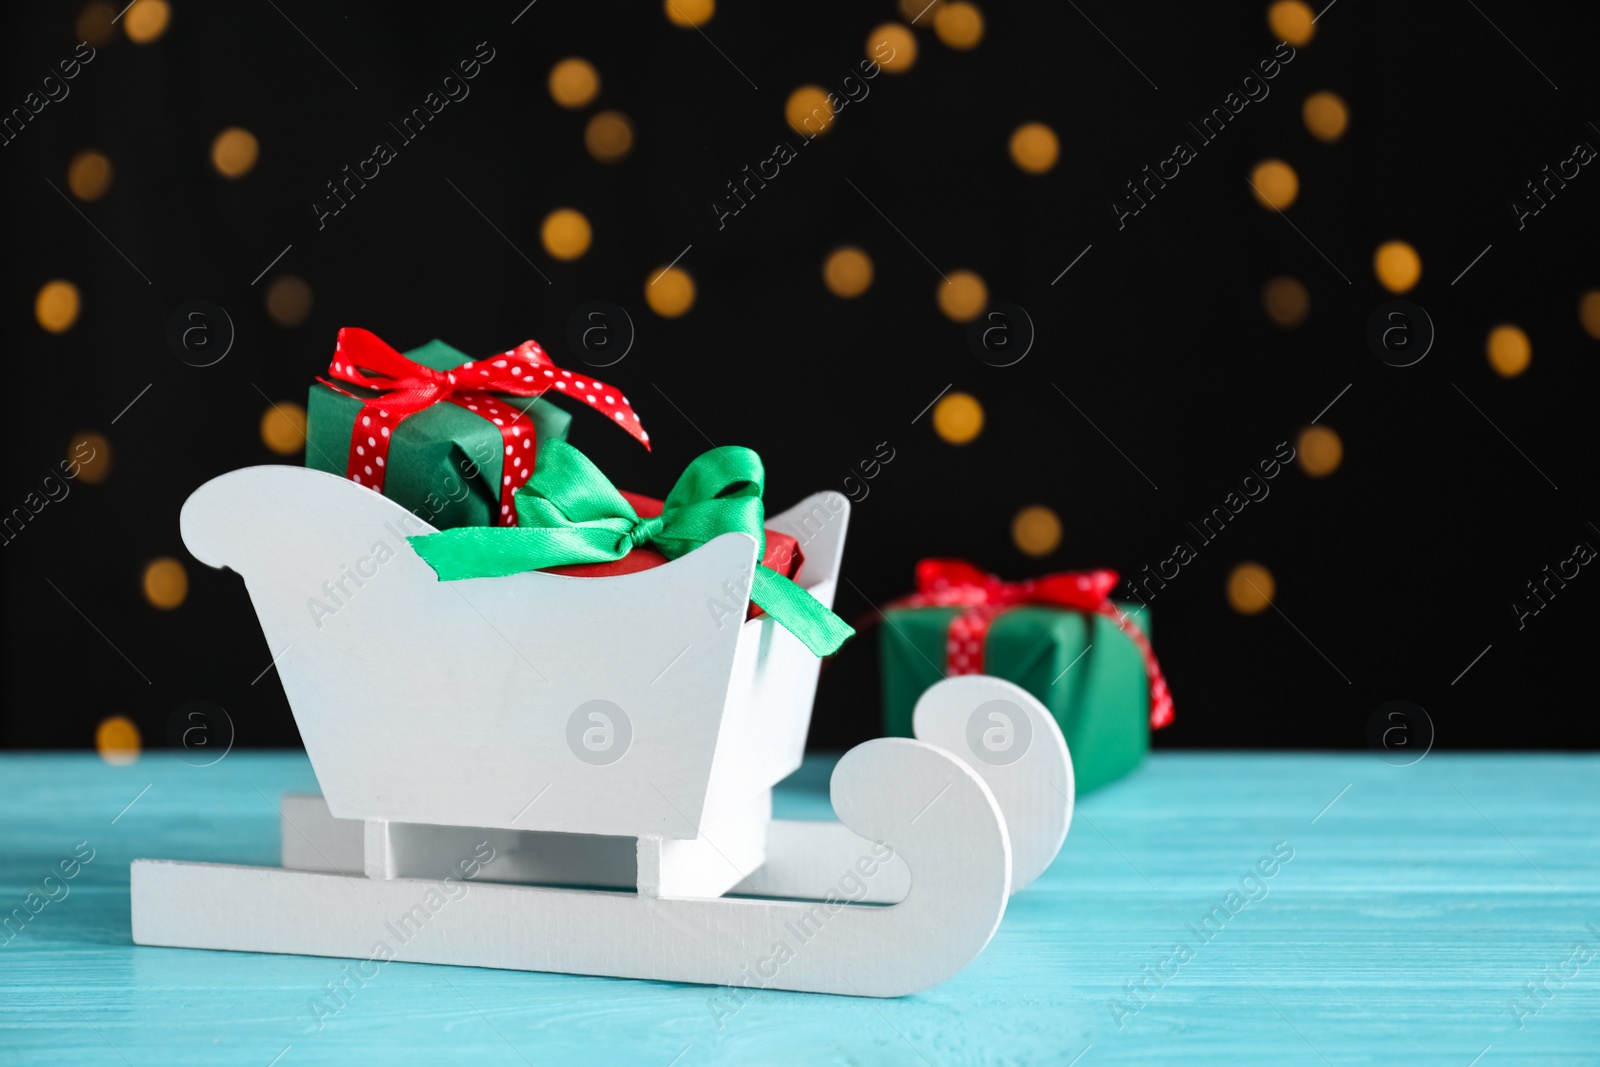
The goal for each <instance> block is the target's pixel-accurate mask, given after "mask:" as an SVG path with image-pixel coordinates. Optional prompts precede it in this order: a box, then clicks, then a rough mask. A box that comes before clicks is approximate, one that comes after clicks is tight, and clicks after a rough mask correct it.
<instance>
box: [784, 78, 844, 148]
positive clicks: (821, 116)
mask: <svg viewBox="0 0 1600 1067" xmlns="http://www.w3.org/2000/svg"><path fill="white" fill-rule="evenodd" d="M783 117H784V121H786V122H788V124H789V125H790V126H792V127H793V128H794V131H795V132H796V133H798V134H799V135H800V136H802V137H815V136H817V134H819V133H826V132H827V131H828V130H829V129H830V128H832V126H833V105H831V104H829V103H828V93H827V90H825V89H822V88H819V87H818V86H815V85H802V86H800V88H798V89H796V90H795V91H794V92H792V93H790V94H789V100H788V102H787V103H785V104H784V105H783Z"/></svg>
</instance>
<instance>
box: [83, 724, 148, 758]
mask: <svg viewBox="0 0 1600 1067" xmlns="http://www.w3.org/2000/svg"><path fill="white" fill-rule="evenodd" d="M94 747H95V751H97V752H99V753H100V758H101V759H103V760H105V761H106V762H107V763H111V764H114V765H116V766H119V767H125V766H127V765H128V764H130V763H133V762H134V761H135V760H137V759H138V758H139V747H140V743H139V728H138V727H137V726H135V725H134V724H133V720H131V719H129V718H128V717H127V716H126V715H112V716H111V717H109V718H107V719H106V720H105V721H104V722H102V723H101V724H100V725H99V726H98V727H96V728H95V731H94Z"/></svg>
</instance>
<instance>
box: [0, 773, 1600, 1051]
mask: <svg viewBox="0 0 1600 1067" xmlns="http://www.w3.org/2000/svg"><path fill="white" fill-rule="evenodd" d="M829 763H830V761H828V760H823V759H817V760H812V761H810V762H808V764H807V766H806V767H805V768H804V769H803V770H802V771H801V772H800V773H799V774H797V775H795V776H794V777H793V778H791V779H790V780H789V782H787V783H786V784H785V786H784V787H783V789H782V791H781V794H780V798H779V801H778V815H779V817H781V818H827V817H829V816H830V811H829V809H828V806H827V800H826V792H825V786H826V777H827V772H828V769H829ZM314 789H315V779H314V778H313V776H312V773H311V768H310V765H309V764H308V763H307V762H306V760H305V758H304V757H303V756H302V755H299V754H281V753H270V754H263V753H248V752H234V753H232V754H230V755H229V756H228V757H227V758H225V759H223V760H222V761H221V762H220V763H218V764H216V765H214V766H211V767H205V768H198V767H192V766H188V765H186V764H183V763H181V762H178V761H177V760H176V759H175V758H173V757H171V756H169V755H167V754H165V753H161V752H154V753H148V754H146V755H145V756H144V757H143V758H142V759H140V760H139V761H138V762H137V763H135V764H133V765H131V766H125V767H113V766H108V765H106V764H104V763H102V762H101V761H100V760H98V759H97V758H95V757H93V756H90V755H49V756H37V755H15V754H13V755H9V756H4V757H0V915H5V916H11V918H12V921H11V925H10V927H9V928H8V929H5V930H3V931H0V941H5V943H4V944H3V945H0V1063H3V1064H7V1065H11V1064H112V1065H115V1064H134V1065H144V1064H151V1065H156V1064H159V1065H162V1067H171V1065H175V1064H188V1063H227V1064H258V1065H261V1067H266V1065H268V1064H277V1065H278V1067H302V1065H306V1064H319V1063H339V1064H349V1063H371V1064H385V1065H387V1064H402V1063H405V1064H412V1063H414V1064H429V1065H437V1064H440V1063H450V1064H458V1063H461V1064H465V1063H470V1064H475V1065H477V1064H482V1065H489V1064H569V1063H605V1064H614V1065H622V1064H626V1065H635V1064H644V1065H652V1067H694V1065H698V1064H709V1063H737V1064H788V1063H794V1064H852V1065H867V1064H974V1063H1055V1064H1074V1063H1075V1064H1078V1065H1079V1067H1100V1065H1103V1064H1141V1065H1147V1064H1173V1063H1183V1064H1229V1065H1235V1064H1247V1063H1272V1064H1283V1063H1295V1064H1302V1063H1310V1064H1317V1063H1327V1064H1380V1063H1396V1064H1402V1063H1403V1064H1446V1065H1450V1067H1471V1065H1480V1067H1496V1065H1499V1064H1529V1063H1538V1064H1596V1063H1600V757H1596V756H1590V755H1583V756H1556V755H1495V756H1478V755H1447V754H1441V753H1434V754H1432V755H1430V756H1428V757H1427V758H1426V759H1424V760H1423V761H1422V762H1420V763H1418V764H1416V765H1414V766H1411V767H1403V768H1401V767H1392V766H1389V765H1387V764H1385V763H1383V762H1380V761H1379V760H1378V759H1377V758H1375V757H1371V756H1366V755H1234V754H1228V755H1221V754H1158V755H1156V756H1155V757H1154V758H1152V759H1151V760H1150V762H1149V763H1148V764H1147V765H1146V767H1145V768H1144V769H1142V770H1141V771H1139V772H1138V773H1137V774H1135V775H1134V776H1133V777H1132V778H1129V779H1127V780H1126V781H1123V782H1120V783H1117V784H1115V785H1112V786H1109V787H1107V788H1106V789H1104V790H1101V791H1100V792H1097V793H1094V794H1092V795H1090V796H1088V797H1085V798H1083V800H1082V802H1081V803H1080V805H1079V807H1078V811H1077V815H1076V817H1075V819H1074V821H1073V825H1072V831H1071V833H1070V835H1069V836H1068V839H1067V844H1066V847H1065V849H1064V850H1063V852H1062V854H1061V857H1060V858H1059V859H1058V860H1057V861H1056V864H1055V866H1054V867H1053V868H1051V870H1050V871H1049V872H1047V873H1046V874H1045V876H1044V877H1043V878H1041V879H1040V881H1039V882H1038V883H1037V884H1036V885H1035V886H1034V887H1033V888H1031V889H1030V890H1028V891H1027V892H1025V893H1023V894H1021V895H1019V896H1017V897H1015V898H1013V900H1012V902H1011V906H1010V908H1009V909H1008V910H1007V912H1006V916H1005V921H1004V922H1003V923H1002V924H1001V927H1000V930H999V932H998V933H997V934H996V935H995V938H994V940H993V942H991V943H990V945H989V947H988V948H987V949H986V950H985V951H984V953H983V954H982V955H981V956H979V957H978V959H977V960H976V961H974V962H973V964H972V965H971V966H969V967H968V968H967V969H966V970H965V971H964V972H962V973H961V974H959V975H957V976H956V977H955V978H954V979H952V980H951V981H949V982H947V983H945V984H944V985H942V986H939V987H938V988H936V989H934V990H932V991H931V992H928V993H925V994H921V995H919V996H914V997H907V998H904V999H901V1000H892V1001H877V1000H870V1001H869V1000H860V999H854V998H848V997H828V996H815V995H804V994H794V993H780V992H755V993H746V992H743V991H738V992H736V991H732V990H728V989H723V988H716V987H697V986H684V985H670V984H663V983H652V982H637V981H618V980H612V979H604V978H575V977H567V976H561V975H545V974H522V973H512V972H504V971H485V970H470V969H463V968H445V967H430V966H423V965H413V964H405V963H395V964H389V965H388V966H386V967H385V968H384V969H383V970H382V971H380V972H379V974H378V975H377V976H376V977H375V978H373V979H372V980H370V981H368V982H367V983H365V984H364V985H362V986H360V987H350V988H353V989H354V992H353V993H351V994H350V995H349V996H348V998H347V1002H346V1003H345V1004H344V1005H343V1007H341V1008H339V1009H338V1010H337V1011H335V1012H332V1013H330V1012H329V1011H328V1010H327V1005H328V1003H330V1002H329V1001H326V1000H324V1001H323V1009H322V1010H321V1011H320V1012H319V1011H317V1010H316V1009H315V1007H314V1006H313V1001H314V999H315V998H322V997H326V992H325V989H326V987H327V984H328V983H333V982H337V981H339V980H341V979H342V978H343V977H344V976H343V973H342V970H341V968H342V966H343V964H342V963H341V962H340V961H337V960H331V959H318V958H299V957H286V956H256V955H244V954H234V953H220V952H217V953H213V952H196V951H186V950H179V949H165V948H142V947H140V948H136V947H134V945H133V944H132V943H131V941H130V938H129V920H128V862H129V860H131V859H133V858H134V857H143V856H151V857H164V858H172V859H202V860H221V861H228V862H238V863H252V864H271V863H275V862H276V859H277V850H278V816H277V813H276V812H275V811H274V810H273V807H272V805H271V804H270V803H269V802H268V799H267V798H269V797H271V798H276V797H277V795H278V794H280V793H282V792H284V791H286V790H302V791H304V790H314ZM63 861H65V863H66V867H65V868H64V869H66V870H72V871H73V872H74V874H75V877H73V878H71V879H70V880H65V881H59V882H58V881H52V882H51V883H49V886H53V887H54V888H53V889H51V891H50V895H51V896H52V897H53V898H54V899H50V900H49V901H48V902H47V903H45V904H44V905H43V906H42V907H40V908H39V910H38V912H37V914H33V913H31V912H29V911H28V910H27V909H26V907H25V906H24V900H25V898H26V896H27V894H28V892H29V891H30V890H35V891H41V892H42V891H43V890H44V889H46V888H49V886H46V885H45V884H43V881H42V880H43V878H44V876H45V875H46V874H47V873H50V872H51V871H52V870H57V871H59V870H62V869H63V868H62V867H61V866H60V865H61V864H62V863H63ZM1267 872H1270V873H1267ZM37 899H42V898H36V900H37ZM18 908H21V909H23V910H22V914H23V915H25V916H27V918H26V921H20V920H19V919H18V918H17V917H16V916H15V915H14V909H18ZM7 938H9V940H6V939H7Z"/></svg>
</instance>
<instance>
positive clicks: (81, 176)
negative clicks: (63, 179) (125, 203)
mask: <svg viewBox="0 0 1600 1067" xmlns="http://www.w3.org/2000/svg"><path fill="white" fill-rule="evenodd" d="M113 174H114V172H113V170H112V167H111V160H109V159H107V158H106V157H105V156H104V155H103V154H102V153H100V152H96V151H94V150H92V149H88V148H86V149H84V150H83V151H82V152H79V153H78V154H77V155H75V156H73V157H72V162H71V163H69V164H67V188H68V189H71V190H72V195H73V196H75V197H77V198H78V199H79V200H82V201H84V202H86V203H87V202H90V201H94V200H99V199H100V198H101V197H102V196H105V195H106V192H107V190H109V189H110V188H111V179H112V177H113Z"/></svg>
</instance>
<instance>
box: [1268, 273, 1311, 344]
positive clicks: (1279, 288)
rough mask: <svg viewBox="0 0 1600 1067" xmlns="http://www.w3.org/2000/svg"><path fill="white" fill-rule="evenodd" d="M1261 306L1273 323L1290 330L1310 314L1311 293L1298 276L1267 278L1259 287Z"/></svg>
mask: <svg viewBox="0 0 1600 1067" xmlns="http://www.w3.org/2000/svg"><path fill="white" fill-rule="evenodd" d="M1261 307H1262V309H1263V310H1264V311H1266V313H1267V318H1269V319H1271V320H1272V322H1273V324H1274V325H1277V326H1282V327H1283V328H1284V329H1286V330H1292V329H1294V328H1295V327H1296V326H1298V325H1300V324H1301V323H1302V322H1304V321H1306V316H1307V315H1309V314H1311V294H1310V293H1309V292H1307V291H1306V287H1305V286H1304V285H1303V284H1302V283H1301V282H1300V280H1299V279H1298V278H1291V277H1289V276H1288V275H1280V276H1279V277H1277V278H1268V279H1267V283H1266V284H1265V285H1263V286H1262V287H1261Z"/></svg>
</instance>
